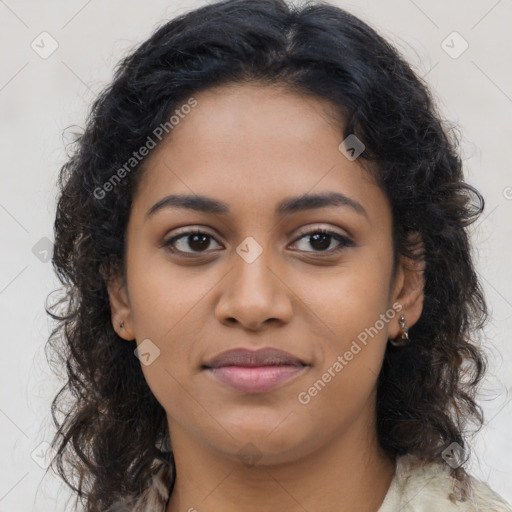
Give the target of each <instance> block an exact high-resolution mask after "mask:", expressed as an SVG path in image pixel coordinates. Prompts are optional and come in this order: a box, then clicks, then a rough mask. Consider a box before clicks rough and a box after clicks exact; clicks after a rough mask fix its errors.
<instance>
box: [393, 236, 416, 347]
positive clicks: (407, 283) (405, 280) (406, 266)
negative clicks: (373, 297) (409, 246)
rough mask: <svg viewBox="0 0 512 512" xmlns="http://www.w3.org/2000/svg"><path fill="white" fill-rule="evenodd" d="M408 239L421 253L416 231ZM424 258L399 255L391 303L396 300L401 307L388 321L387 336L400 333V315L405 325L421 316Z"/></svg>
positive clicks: (411, 324)
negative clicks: (416, 258) (415, 258)
mask: <svg viewBox="0 0 512 512" xmlns="http://www.w3.org/2000/svg"><path fill="white" fill-rule="evenodd" d="M409 240H411V241H413V242H414V243H415V246H414V250H413V252H414V253H416V254H418V255H419V254H422V255H423V241H422V240H421V235H420V234H419V233H418V232H416V231H415V232H411V233H410V234H409ZM424 271H425V259H424V257H423V256H422V257H421V259H419V260H417V261H415V260H412V259H410V258H405V257H403V256H402V257H401V259H400V261H399V263H398V267H397V272H396V276H395V283H394V287H393V292H392V300H391V304H394V303H395V302H398V303H399V304H400V305H401V306H402V309H401V310H400V311H399V314H398V315H396V317H395V319H394V320H393V321H392V322H390V325H389V329H388V337H389V338H390V339H394V338H396V337H397V336H399V335H401V334H402V329H401V327H400V325H399V323H398V319H399V318H400V316H401V315H404V316H405V323H406V325H407V327H411V326H413V325H414V324H415V323H416V322H417V321H418V319H419V318H420V316H421V312H422V310H423V299H424V289H425V278H424Z"/></svg>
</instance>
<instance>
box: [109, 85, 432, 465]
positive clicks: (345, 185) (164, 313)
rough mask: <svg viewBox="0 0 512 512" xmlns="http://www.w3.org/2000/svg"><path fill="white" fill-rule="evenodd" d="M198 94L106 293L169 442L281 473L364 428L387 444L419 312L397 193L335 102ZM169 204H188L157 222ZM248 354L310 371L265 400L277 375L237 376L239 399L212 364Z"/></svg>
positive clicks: (159, 159) (149, 165) (247, 91)
mask: <svg viewBox="0 0 512 512" xmlns="http://www.w3.org/2000/svg"><path fill="white" fill-rule="evenodd" d="M194 98H195V99H196V101H197V105H196V106H195V107H194V108H192V109H190V112H189V113H188V114H186V115H183V118H182V119H180V121H179V124H178V125H177V126H175V127H174V128H173V130H172V132H171V136H170V138H168V139H167V140H164V141H163V142H162V144H161V145H159V146H157V147H156V148H155V149H153V150H152V152H151V153H150V154H149V156H148V157H147V160H146V162H145V166H146V174H145V175H144V177H143V179H142V181H141V183H140V186H139V188H138V190H137V192H136V195H135V197H134V202H133V206H132V211H131V215H130V219H129V224H128V228H127V262H126V286H125V287H123V286H122V283H121V281H118V285H117V286H111V287H110V289H109V292H110V298H111V305H112V313H113V315H112V316H113V323H114V327H115V329H116V330H117V332H118V333H119V334H120V335H121V336H123V337H124V338H125V339H127V340H131V339H134V338H135V339H136V340H137V345H138V346H139V353H140V358H141V365H142V370H143V372H144V375H145V378H146V380H147V382H148V384H149V386H150V387H151V390H152V392H153V393H154V395H155V396H156V398H157V399H158V401H159V402H160V404H161V405H162V406H163V407H164V408H165V410H166V412H167V418H168V423H169V429H170V433H171V442H172V443H173V444H174V443H176V446H178V444H179V443H180V442H182V441H184V440H185V438H186V439H188V441H189V442H192V443H195V444H196V445H201V446H203V447H208V449H211V450H213V451H214V452H217V454H218V453H220V452H222V453H223V454H224V455H225V456H229V457H232V458H233V459H234V458H235V457H239V456H240V454H243V451H244V450H246V451H248V452H250V451H251V450H254V451H256V453H257V454H258V457H260V456H263V457H265V458H264V459H262V460H261V462H264V461H266V462H269V463H277V462H285V461H290V460H293V459H296V458H297V457H299V456H302V455H304V454H307V453H312V452H313V451H315V450H318V449H319V448H321V447H322V446H324V445H327V443H329V442H331V441H333V440H335V439H336V438H339V437H340V436H344V435H347V436H349V437H350V433H351V432H359V433H361V432H362V433H363V435H367V434H368V435H372V434H371V432H372V431H373V435H374V427H373V426H372V421H374V410H375V389H376V380H377V376H378V374H379V371H380V367H381V362H382V359H383V355H384V351H385V348H386V343H387V340H388V338H394V337H396V336H397V335H399V334H400V332H401V331H400V327H399V325H398V317H399V316H400V314H402V313H403V314H405V316H406V320H407V323H408V325H409V326H411V325H412V324H413V323H414V322H415V321H416V320H417V319H418V317H419V315H420V313H421V305H422V293H421V287H420V285H419V284H418V283H419V282H418V281H416V282H415V281H414V280H411V279H408V278H407V274H406V273H405V271H404V269H403V268H402V266H401V265H399V267H398V271H397V275H396V278H395V279H394V280H393V281H392V275H391V273H392V257H393V253H392V239H391V227H392V216H391V210H390V205H389V202H388V200H387V198H386V196H385V194H384V193H383V192H382V190H380V189H379V188H378V187H377V186H376V185H375V184H374V183H373V182H372V181H371V179H370V178H369V176H368V175H367V174H366V173H365V171H364V170H363V169H362V168H361V167H360V166H359V165H358V160H357V159H355V160H350V159H349V158H347V157H346V156H345V155H344V154H343V153H342V152H341V151H340V150H339V145H340V143H341V142H342V135H341V134H342V129H341V127H339V126H335V124H334V123H333V122H332V121H329V120H328V117H327V116H326V114H325V111H326V110H327V109H329V108H332V107H330V105H329V103H327V102H324V101H322V100H316V99H313V98H311V97H304V96H301V95H296V94H292V93H289V92H285V91H284V90H282V89H278V88H277V87H264V86H256V85H238V86H229V87H226V86H224V87H219V88H216V89H210V90H208V91H204V92H202V93H200V94H197V95H195V96H194ZM187 111H188V109H187ZM329 194H331V195H333V196H331V200H329ZM334 194H339V196H337V197H338V200H336V201H335V200H332V198H333V197H334ZM168 196H176V197H178V198H181V199H179V200H176V198H175V200H174V201H173V202H171V201H168V202H167V203H166V204H165V203H164V204H163V205H162V203H160V205H161V207H159V208H156V209H154V210H153V211H152V208H153V207H154V205H156V204H157V203H159V202H160V201H162V200H163V199H164V198H166V197H168ZM184 196H188V197H189V199H188V200H184V199H183V197H184ZM313 196H315V197H316V196H318V197H317V198H316V199H315V200H314V201H306V199H307V198H308V197H313ZM199 197H201V198H202V199H203V200H202V201H201V202H199V201H197V199H198V198H199ZM343 197H345V198H346V199H343ZM203 210H204V211H203ZM192 230H199V231H200V232H202V233H204V234H203V235H199V236H197V235H196V236H195V237H194V236H188V234H190V231H192ZM321 230H326V231H328V232H329V234H328V235H325V234H322V233H319V231H321ZM178 235H185V236H180V237H179V238H178ZM337 237H340V238H337ZM173 238H175V241H174V242H172V243H171V242H170V241H171V239H173ZM166 242H169V244H168V245H167V246H166V245H165V243H166ZM408 283H413V284H412V285H411V284H409V285H408ZM414 283H416V284H414ZM397 303H399V304H400V305H397ZM400 308H401V309H400ZM121 321H124V328H123V329H120V328H119V327H118V324H119V322H121ZM239 347H243V348H246V349H252V350H257V349H260V348H264V347H272V348H277V349H280V350H284V351H286V352H288V353H290V354H291V355H293V356H294V357H295V358H297V359H299V360H300V361H302V362H303V363H305V364H306V366H304V367H300V368H291V367H290V366H288V367H284V368H283V367H281V370H282V373H283V374H286V375H288V380H284V381H278V382H277V384H275V385H274V387H270V388H266V389H264V390H261V389H262V388H258V387H257V383H258V382H259V383H260V384H261V383H263V384H265V383H266V382H267V381H266V380H264V376H263V372H264V371H265V369H261V368H260V369H253V370H247V368H246V369H245V370H244V369H238V371H239V374H237V375H238V377H234V378H235V379H239V380H238V381H237V382H238V383H239V386H242V385H243V382H245V384H246V386H247V387H246V388H245V390H241V389H242V388H241V387H236V385H235V386H234V387H233V386H232V385H229V384H227V383H225V382H224V381H222V380H221V379H220V378H218V377H216V376H215V375H214V373H215V372H212V371H211V370H207V369H204V368H203V366H204V365H205V364H206V363H207V362H208V361H210V360H211V359H212V358H214V357H215V356H217V355H218V354H220V353H222V352H224V351H227V350H230V349H234V348H239ZM231 370H233V368H231ZM266 370H267V374H268V370H269V369H268V368H266ZM274 370H275V368H274ZM229 372H230V370H221V371H220V372H219V373H217V375H220V374H229ZM244 372H245V373H244ZM251 372H252V373H251ZM258 372H259V373H258ZM242 373H243V374H244V375H245V376H246V378H247V381H246V380H244V377H243V375H242V376H240V375H241V374H242ZM249 373H250V374H251V375H252V377H251V375H249V376H247V375H248V374H249ZM231 374H232V375H235V374H236V371H232V373H231ZM258 379H259V380H258ZM242 381H243V382H242ZM368 426H370V427H368ZM372 429H373V430H372ZM353 439H356V437H353ZM249 443H252V444H251V445H250V444H249Z"/></svg>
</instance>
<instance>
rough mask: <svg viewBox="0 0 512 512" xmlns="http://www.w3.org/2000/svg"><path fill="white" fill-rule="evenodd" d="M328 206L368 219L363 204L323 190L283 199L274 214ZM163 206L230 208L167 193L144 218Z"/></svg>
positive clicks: (205, 199)
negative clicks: (346, 209)
mask: <svg viewBox="0 0 512 512" xmlns="http://www.w3.org/2000/svg"><path fill="white" fill-rule="evenodd" d="M328 206H344V207H349V208H351V209H352V210H354V211H355V212H356V213H358V214H359V215H362V216H364V217H366V218H367V219H369V217H368V212H367V211H366V210H365V209H364V207H363V205H362V204H361V203H359V202H357V201H356V200H355V199H352V198H350V197H348V196H346V195H344V194H341V193H339V192H324V193H320V194H306V195H302V196H299V197H291V198H287V199H284V200H283V201H281V202H280V203H278V205H277V206H276V209H275V213H276V215H287V214H290V213H296V212H300V211H304V210H312V209H316V208H325V207H328ZM164 208H185V209H187V210H194V211H197V212H203V213H214V214H221V215H228V214H229V213H230V208H229V205H228V204H227V203H224V202H222V201H219V200H217V199H213V198H211V197H206V196H198V195H175V194H172V195H169V196H166V197H163V198H162V199H160V200H159V201H158V202H156V203H155V204H154V205H153V206H152V207H151V208H150V209H149V210H148V211H147V212H146V219H148V218H149V217H151V216H153V215H154V214H155V213H157V212H158V211H161V210H163V209H164Z"/></svg>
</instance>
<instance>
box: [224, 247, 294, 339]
mask: <svg viewBox="0 0 512 512" xmlns="http://www.w3.org/2000/svg"><path fill="white" fill-rule="evenodd" d="M266 252H267V251H263V253H262V254H261V255H260V256H259V257H258V258H257V259H256V260H255V261H253V262H251V263H248V262H246V261H245V260H244V259H243V258H241V257H240V256H239V255H238V254H235V255H234V265H233V268H232V270H231V271H230V272H228V274H227V276H226V277H225V279H224V280H223V281H222V286H223V288H222V292H221V295H220V297H219V300H218V302H217V305H216V308H215V315H216V318H217V319H218V320H219V321H220V322H221V323H223V324H225V325H235V324H236V325H239V326H240V327H243V328H245V329H247V330H251V331H256V330H259V329H261V328H262V325H264V324H266V323H272V322H275V323H276V324H286V323H288V322H290V320H291V317H292V314H293V305H292V300H291V295H292V292H291V291H290V288H289V284H288V283H286V282H285V281H284V280H283V277H282V276H280V275H279V272H276V271H273V270H272V269H271V268H270V265H269V264H270V261H269V259H268V258H266V257H265V256H264V255H265V254H266Z"/></svg>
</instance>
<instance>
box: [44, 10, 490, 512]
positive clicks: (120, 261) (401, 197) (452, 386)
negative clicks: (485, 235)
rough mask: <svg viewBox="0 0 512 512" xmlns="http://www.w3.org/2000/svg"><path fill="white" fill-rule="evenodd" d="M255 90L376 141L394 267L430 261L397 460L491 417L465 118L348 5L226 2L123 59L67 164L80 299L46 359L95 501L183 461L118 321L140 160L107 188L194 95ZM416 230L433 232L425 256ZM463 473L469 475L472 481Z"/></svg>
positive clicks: (397, 354)
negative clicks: (457, 127)
mask: <svg viewBox="0 0 512 512" xmlns="http://www.w3.org/2000/svg"><path fill="white" fill-rule="evenodd" d="M249 82H258V83H261V84H268V85H270V84H280V85H284V86H285V87H287V88H288V89H289V90H292V91H295V92H299V93H301V94H303V95H309V96H310V97H317V98H322V99H326V100H329V101H330V102H331V104H332V105H333V111H336V112H338V113H339V114H341V119H343V120H344V123H343V124H344V126H342V125H341V124H340V141H341V140H343V138H345V137H347V136H348V135H350V134H355V135H356V136H357V137H358V138H359V139H360V140H361V141H363V143H364V145H365V147H366V149H365V150H364V152H363V153H362V155H361V156H360V158H359V160H358V162H360V163H361V165H362V166H364V168H365V170H366V171H367V172H368V173H369V174H371V175H372V176H373V178H374V179H375V180H376V182H377V183H378V185H379V186H380V187H381V188H382V190H383V191H384V192H385V193H386V195H387V197H388V198H389V201H390V204H391V205H392V215H393V249H394V267H393V268H394V270H395V269H396V265H397V262H398V261H399V257H400V256H405V257H407V258H411V259H413V260H414V259H416V260H417V259H419V258H421V259H422V260H423V261H424V262H425V269H424V279H425V288H424V304H423V311H422V314H421V317H420V319H419V321H418V322H417V323H416V324H415V325H414V326H412V327H411V328H410V331H409V336H410V338H411V340H413V341H412V343H410V344H409V345H408V346H405V347H402V348H397V347H393V346H391V345H390V344H388V348H387V350H386V354H385V358H384V361H383V366H382V370H381V373H380V375H379V378H378V392H377V430H378V431H377V435H378V440H379V443H380V445H381V446H382V448H383V449H384V450H385V451H386V453H388V454H389V456H390V457H393V458H395V457H396V456H398V455H402V454H408V453H410V454H414V455H416V456H418V457H419V458H421V459H422V460H424V461H434V460H436V459H439V458H440V456H441V454H442V452H443V450H444V449H445V448H446V447H447V446H449V445H450V444H451V443H453V442H456V443H458V444H459V445H461V447H463V448H466V447H467V444H468V443H467V439H468V436H469V434H470V429H469V425H471V424H474V425H475V426H476V427H477V430H478V429H479V428H481V426H482V423H483V412H482V409H481V407H480V406H479V405H477V403H476V401H475V399H476V391H477V389H478V384H479V382H480V380H481V379H482V377H483V374H484V372H485V367H486V356H485V354H484V352H483V349H482V348H481V347H479V344H478V342H477V339H476V338H473V335H474V333H475V332H476V330H477V329H481V328H483V326H484V324H485V322H486V321H487V317H488V311H487V305H486V302H485V299H484V295H483V291H482V288H481V284H480V281H479V279H478V276H477V273H476V271H475V268H474V264H473V259H472V254H471V245H470V242H469V234H468V232H467V229H466V228H467V227H468V226H469V225H470V224H472V223H473V222H474V221H475V220H476V219H477V218H478V216H479V215H480V214H481V213H482V211H483V209H484V199H483V197H482V196H481V194H480V193H479V192H478V191H477V190H476V189H475V188H473V187H472V186H470V185H469V184H467V183H465V182H464V176H463V169H462V159H461V157H460V156H459V154H458V145H459V141H458V140H457V136H456V135H455V133H456V132H455V131H454V128H453V127H448V125H447V123H446V121H444V120H443V119H442V117H441V116H440V114H439V112H438V111H437V107H436V106H435V101H434V99H433V97H432V95H431V92H430V91H429V90H428V88H427V86H426V84H425V82H424V81H423V80H422V79H421V78H420V77H418V76H417V75H416V74H415V73H414V72H413V71H412V69H411V67H410V66H409V65H408V64H407V63H406V62H405V60H404V58H403V57H401V56H400V54H399V53H398V52H397V50H396V49H395V48H394V47H393V46H391V45H390V44H389V43H388V42H387V41H386V40H385V39H384V38H383V37H382V36H380V35H378V34H377V33H376V32H375V31H374V30H373V29H372V28H370V27H369V26H368V25H366V24H365V23H364V22H363V21H361V20H360V19H358V18H356V17H354V16H353V15H351V14H349V13H347V12H345V11H344V10H342V9H340V8H338V7H335V6H332V5H329V4H326V3H322V2H305V3H304V4H303V5H301V6H300V7H299V6H298V5H289V4H288V3H286V2H285V0H227V1H221V2H218V3H215V4H212V5H206V6H204V7H201V8H199V9H196V10H193V11H191V12H188V13H185V14H182V15H180V16H179V17H177V18H175V19H173V20H171V21H169V22H167V23H165V24H164V25H163V26H161V28H159V29H158V30H156V31H155V32H154V34H153V35H152V36H151V37H150V38H149V39H148V40H146V41H145V42H144V43H142V44H141V45H140V46H139V47H138V48H137V49H136V50H135V51H133V53H132V54H130V55H129V56H127V57H125V58H124V59H123V60H122V61H121V62H120V64H119V65H118V67H117V68H116V72H115V76H114V79H113V81H112V82H111V84H110V85H108V86H107V87H106V88H105V90H104V91H103V92H102V93H101V94H100V95H99V96H98V98H97V99H96V100H95V101H94V103H93V105H92V109H91V112H90V114H89V117H88V119H87V123H86V127H85V129H84V131H83V133H82V134H80V135H79V136H78V137H77V138H76V140H75V141H74V145H73V148H72V149H73V151H72V153H71V154H70V155H69V158H68V161H67V162H66V163H65V164H64V165H63V167H62V168H61V171H60V176H59V183H58V184H59V193H60V194H59V199H58V204H57V211H56V218H55V225H54V233H55V247H54V255H53V266H54V268H55V271H56V273H57V275H58V277H59V279H60V281H61V283H62V285H63V288H61V290H63V291H64V294H63V296H61V298H60V299H59V300H57V301H55V303H54V304H52V306H51V307H48V306H47V313H48V314H49V315H51V317H52V318H53V319H54V320H57V321H58V322H57V323H56V327H55V328H54V329H53V331H52V333H51V335H50V338H49V340H48V342H47V344H46V354H47V358H48V359H49V360H50V358H53V360H52V361H51V362H52V363H53V365H54V366H55V367H56V370H55V371H57V370H58V369H62V368H63V367H64V366H65V368H66V377H67V381H66V383H65V385H63V387H62V388H61V389H60V390H59V392H58V394H57V396H56V397H55V398H54V400H53V402H52V407H51V410H52V418H53V421H54V422H55V424H56V426H57V432H56V434H55V437H54V439H53V440H52V446H53V448H54V449H55V450H56V456H55V458H54V460H53V461H52V467H53V466H54V465H55V464H56V466H57V471H58V472H59V474H60V476H61V477H62V478H63V479H64V481H65V482H66V483H67V484H68V485H69V486H70V487H71V488H72V489H73V490H74V491H75V492H76V493H77V499H78V498H80V500H81V502H82V503H85V505H86V510H87V511H91V512H92V511H100V510H105V509H106V508H108V507H109V506H110V505H111V504H112V503H113V502H114V501H115V500H116V498H119V497H123V496H125V497H126V496H133V497H136V496H140V495H141V494H142V493H143V492H144V490H145V489H147V488H148V486H149V483H150V481H151V477H152V475H153V473H154V471H155V465H154V464H155V461H165V463H166V464H170V465H174V458H173V454H172V451H169V450H165V449H164V444H165V443H164V441H165V440H166V439H168V437H169V432H168V426H167V422H166V414H165V410H164V409H163V407H162V406H161V405H160V403H159V402H158V401H157V400H156V398H155V397H154V395H153V393H152V392H151V390H150V388H149V386H148V384H147V383H146V380H145V378H144V375H143V372H142V370H141V366H140V362H139V361H138V359H137V358H136V357H135V356H134V348H135V346H136V345H135V342H133V344H132V343H130V342H126V341H125V340H124V339H122V338H120V337H119V336H118V335H117V333H116V332H115V331H114V329H113V327H112V320H111V310H110V303H109V297H108V294H107V287H106V283H107V280H108V277H109V276H110V275H112V274H113V273H119V272H124V271H125V265H124V264H125V230H126V227H127V222H128V217H129V213H130V208H131V203H132V198H133V196H134V193H135V191H136V188H137V184H138V183H139V182H140V178H141V176H142V163H139V164H138V165H136V166H134V168H133V170H132V171H131V172H129V173H127V175H126V176H125V177H124V178H123V180H122V181H121V182H120V183H119V184H118V185H117V186H115V187H112V190H111V191H109V195H108V198H107V199H103V198H101V194H99V193H98V191H99V190H100V189H102V187H103V186H104V184H105V183H106V181H108V180H109V179H110V178H111V177H112V176H113V174H114V173H115V172H116V170H117V169H119V168H120V167H121V166H122V165H123V164H124V163H125V162H127V161H128V160H129V159H130V158H131V157H132V155H133V152H134V151H135V150H137V149H138V148H140V147H141V146H143V145H144V143H145V142H146V140H147V138H148V136H149V135H150V134H151V133H152V132H153V131H154V130H155V128H156V127H157V126H159V125H161V124H162V123H165V122H166V121H167V120H168V118H169V116H170V115H171V114H172V113H173V112H174V111H175V110H176V108H177V107H179V106H180V105H182V104H183V103H184V102H185V101H186V99H187V98H190V97H191V95H192V94H194V93H198V92H199V91H201V90H205V89H207V88H210V87H213V86H219V85H223V84H235V83H249ZM102 190H103V189H102ZM411 233H417V234H419V235H420V236H421V241H422V242H423V250H422V251H419V250H418V246H417V245H414V240H413V239H411V238H409V235H410V234H411ZM162 443H164V444H162ZM462 467H463V466H461V468H459V469H458V470H457V472H456V474H457V478H459V477H460V478H462V480H464V479H465V478H466V476H465V475H466V474H465V472H464V470H463V469H462ZM461 472H462V475H461ZM169 483H170V489H171V490H172V485H174V482H173V481H172V482H169Z"/></svg>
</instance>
